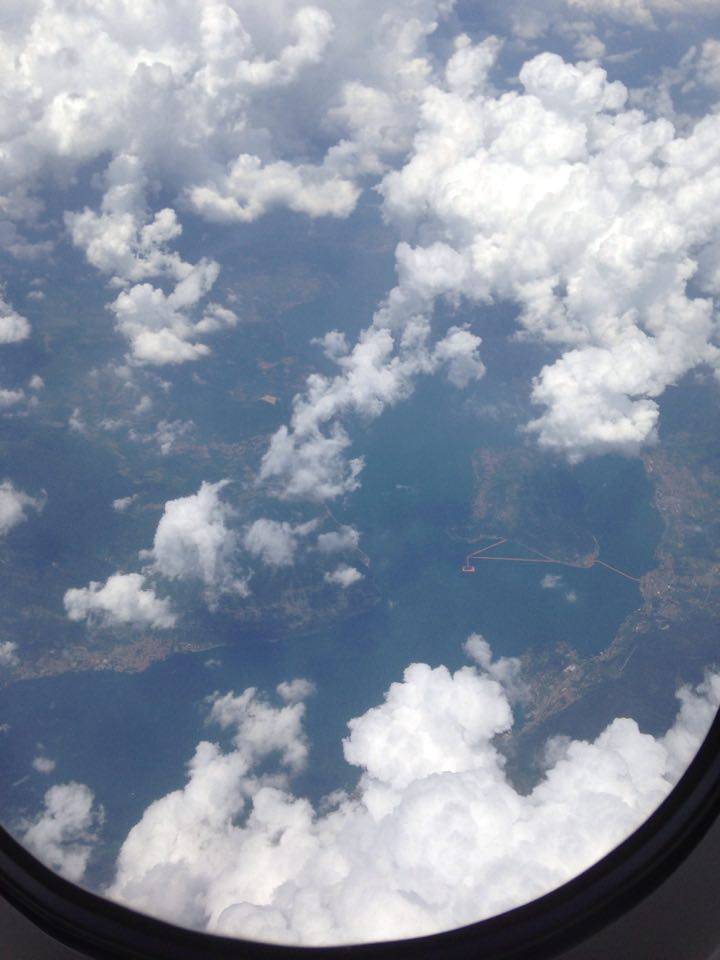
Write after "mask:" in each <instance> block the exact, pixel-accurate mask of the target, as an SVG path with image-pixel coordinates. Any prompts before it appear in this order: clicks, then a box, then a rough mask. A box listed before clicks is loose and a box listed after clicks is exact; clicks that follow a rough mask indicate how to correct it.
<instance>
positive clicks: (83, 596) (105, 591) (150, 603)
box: [63, 573, 177, 630]
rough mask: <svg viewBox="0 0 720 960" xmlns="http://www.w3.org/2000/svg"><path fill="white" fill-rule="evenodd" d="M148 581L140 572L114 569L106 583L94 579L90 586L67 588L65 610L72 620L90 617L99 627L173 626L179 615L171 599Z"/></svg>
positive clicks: (89, 619) (161, 627)
mask: <svg viewBox="0 0 720 960" xmlns="http://www.w3.org/2000/svg"><path fill="white" fill-rule="evenodd" d="M146 583H147V581H146V578H145V577H144V576H143V575H142V574H140V573H114V574H113V575H112V576H110V577H108V578H107V580H106V581H105V582H104V583H99V582H97V581H94V580H93V581H91V582H90V584H89V585H88V586H87V587H73V588H71V589H70V590H67V591H66V592H65V596H64V597H63V604H64V606H65V611H66V612H67V615H68V617H69V618H70V619H71V620H87V621H88V622H89V623H91V624H93V625H96V626H99V627H114V626H118V625H120V624H131V625H132V626H135V627H153V628H155V629H158V630H162V629H168V628H169V627H173V626H174V625H175V622H176V619H177V618H176V616H175V614H174V613H173V610H172V607H171V605H170V601H169V600H167V599H163V598H161V597H158V596H157V595H156V594H155V591H154V590H153V588H152V587H150V586H148V587H146V586H145V584H146Z"/></svg>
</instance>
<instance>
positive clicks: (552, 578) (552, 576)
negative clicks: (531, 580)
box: [540, 573, 563, 590]
mask: <svg viewBox="0 0 720 960" xmlns="http://www.w3.org/2000/svg"><path fill="white" fill-rule="evenodd" d="M562 583H563V578H562V577H561V576H560V574H559V573H546V574H545V576H544V577H543V578H542V580H541V581H540V586H541V587H542V588H543V590H557V588H558V587H561V586H562Z"/></svg>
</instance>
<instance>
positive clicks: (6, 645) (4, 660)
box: [0, 640, 18, 667]
mask: <svg viewBox="0 0 720 960" xmlns="http://www.w3.org/2000/svg"><path fill="white" fill-rule="evenodd" d="M17 648H18V645H17V643H15V641H14V640H0V667H14V666H15V664H16V663H18V656H17Z"/></svg>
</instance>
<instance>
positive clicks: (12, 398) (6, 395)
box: [0, 388, 25, 410]
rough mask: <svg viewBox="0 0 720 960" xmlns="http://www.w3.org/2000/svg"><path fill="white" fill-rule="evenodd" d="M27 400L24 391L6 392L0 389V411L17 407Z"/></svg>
mask: <svg viewBox="0 0 720 960" xmlns="http://www.w3.org/2000/svg"><path fill="white" fill-rule="evenodd" d="M24 399H25V391H24V390H5V389H3V388H0V410H4V409H7V408H9V407H16V406H17V405H18V404H19V403H22V402H23V400H24Z"/></svg>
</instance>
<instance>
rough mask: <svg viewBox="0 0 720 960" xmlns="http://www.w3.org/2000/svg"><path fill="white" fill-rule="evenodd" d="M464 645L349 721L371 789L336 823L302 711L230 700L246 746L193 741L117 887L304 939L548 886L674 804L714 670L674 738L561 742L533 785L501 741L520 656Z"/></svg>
mask: <svg viewBox="0 0 720 960" xmlns="http://www.w3.org/2000/svg"><path fill="white" fill-rule="evenodd" d="M467 650H468V652H469V653H470V655H471V656H472V657H473V659H474V660H475V662H476V664H477V666H475V667H463V668H461V669H459V670H457V671H456V672H455V673H451V672H450V671H449V670H447V669H446V668H445V667H437V668H435V669H433V668H431V667H430V666H428V665H426V664H421V663H416V664H412V665H411V666H409V667H408V668H407V669H406V671H405V674H404V677H403V679H402V681H401V682H398V683H394V684H392V686H391V687H390V688H389V690H388V691H387V693H386V695H385V698H384V701H383V703H381V704H379V705H378V706H376V707H373V708H372V709H370V710H368V711H367V712H366V713H364V714H363V715H362V716H360V717H357V718H355V719H354V720H351V721H350V723H349V735H348V737H347V738H346V739H345V740H344V742H343V749H344V753H345V758H346V760H347V761H348V762H349V763H351V764H353V765H355V766H357V767H359V768H360V771H361V775H360V779H359V781H358V784H357V786H356V788H355V789H354V790H353V792H352V793H351V794H344V793H342V792H340V793H336V794H334V795H333V796H332V798H331V799H330V801H329V803H328V805H327V806H326V808H324V810H323V812H320V811H316V810H314V809H313V807H312V805H311V804H310V803H309V802H308V801H307V800H305V799H303V798H301V797H296V796H294V795H293V794H292V792H291V790H290V782H291V777H292V775H293V773H295V772H297V771H298V770H299V769H301V768H302V766H303V764H304V762H305V758H306V755H307V741H306V739H305V737H304V735H303V733H302V716H303V705H302V703H301V702H300V701H298V700H297V699H296V698H295V697H289V696H288V695H287V691H285V690H284V689H281V688H278V692H279V693H280V694H281V695H282V696H283V699H284V700H285V701H286V703H285V705H283V706H280V707H274V706H272V705H271V704H269V703H268V702H267V701H265V700H264V699H263V698H262V697H260V695H259V694H258V693H257V691H256V690H254V689H250V690H247V691H245V693H243V694H241V695H240V696H239V697H236V696H234V695H232V694H227V695H225V696H223V697H216V698H215V700H214V702H213V707H212V713H211V721H215V722H218V723H220V725H221V726H223V727H224V728H229V729H232V730H233V731H234V741H233V742H234V745H233V747H232V748H231V749H229V750H226V751H223V750H222V749H221V748H220V747H219V746H218V745H217V744H213V743H210V742H203V743H201V744H200V745H199V746H198V748H197V750H196V753H195V756H194V758H193V759H192V761H191V763H190V766H189V773H188V780H187V783H186V785H185V787H183V788H182V789H181V790H177V791H175V792H173V793H171V794H168V795H167V796H165V797H163V798H161V799H160V800H157V801H156V802H155V803H153V804H152V805H151V806H150V807H149V808H148V809H147V810H146V812H145V814H144V816H143V817H142V819H141V820H140V822H139V823H138V824H137V825H136V826H135V827H134V828H133V829H132V831H131V832H130V834H129V835H128V837H127V839H126V841H125V843H124V844H123V847H122V849H121V851H120V854H119V857H118V861H117V872H116V876H115V880H114V882H113V884H112V885H111V887H110V889H109V893H110V895H111V896H112V897H115V898H117V899H119V900H121V901H123V902H125V903H127V904H129V905H131V906H133V907H136V908H138V909H141V910H147V911H150V912H153V913H156V914H159V915H160V916H163V917H165V918H167V919H171V920H176V921H179V922H181V923H183V924H190V925H194V926H200V927H203V928H205V929H208V930H213V931H217V932H221V933H225V934H231V935H236V936H243V937H250V938H256V939H260V940H269V941H273V942H283V943H292V944H304V945H309V944H337V943H352V942H359V941H368V940H382V939H392V938H402V937H408V936H416V935H420V934H426V933H432V932H436V931H439V930H444V929H448V928H452V927H456V926H459V925H462V924H466V923H469V922H472V921H476V920H478V919H481V918H482V917H487V916H491V915H493V914H496V913H498V912H501V911H503V910H507V909H509V908H511V907H513V906H516V905H518V904H521V903H524V902H526V901H528V900H531V899H533V898H535V897H537V896H540V895H541V894H543V893H545V892H546V891H548V890H551V889H553V888H554V887H556V886H558V885H559V884H561V883H563V882H564V881H565V880H567V879H569V878H570V877H572V876H574V875H575V874H576V873H578V872H579V871H581V870H583V869H584V868H586V867H588V866H589V865H590V864H592V863H594V862H595V861H596V860H597V859H598V858H600V857H601V856H603V854H605V853H606V852H608V851H609V850H610V849H611V848H612V847H613V846H615V845H616V844H617V843H618V842H620V841H621V840H622V839H623V838H624V837H626V836H627V835H628V834H629V833H630V832H631V831H632V830H633V829H634V828H635V827H637V826H638V825H639V824H640V823H641V822H642V821H643V820H644V819H645V818H646V817H647V816H648V815H649V814H650V812H651V811H652V810H654V809H655V807H656V806H657V805H658V803H659V802H660V801H661V800H662V799H663V798H664V797H665V796H666V795H667V793H668V792H669V790H670V789H671V787H672V785H673V784H674V783H675V781H676V780H677V778H678V776H679V775H680V773H681V772H682V770H683V769H684V767H685V766H686V764H687V763H688V761H689V760H690V758H691V757H692V755H693V753H694V752H695V750H696V749H697V747H698V745H699V743H700V741H701V739H702V737H703V735H704V733H705V731H706V730H707V728H708V726H709V724H710V722H711V720H712V717H713V715H714V713H715V710H716V708H717V706H718V703H719V702H720V679H719V678H718V677H717V676H708V678H707V679H706V681H705V682H704V683H703V684H702V685H701V686H700V687H698V688H697V689H696V690H691V689H689V688H683V689H682V690H681V691H680V694H679V696H680V701H681V705H680V710H679V712H678V715H677V719H676V720H675V723H674V724H673V726H672V727H671V728H670V730H669V731H668V732H667V734H666V735H665V736H662V737H657V738H655V737H652V736H649V735H647V734H644V733H642V732H641V731H640V730H639V729H638V726H637V724H636V723H635V722H634V721H633V720H630V719H617V720H615V721H613V722H612V723H611V724H610V725H609V726H608V727H607V728H606V729H605V730H604V731H603V732H602V733H601V734H600V736H599V737H598V738H597V739H596V740H595V741H593V742H586V741H572V740H569V739H563V740H561V741H557V742H555V743H554V745H553V749H552V750H551V751H550V752H549V756H552V761H551V763H550V766H549V767H548V769H547V770H546V772H545V774H544V776H543V777H542V779H541V780H540V781H539V783H538V784H537V785H536V787H535V788H534V790H532V791H531V792H530V793H528V794H522V793H519V792H518V791H517V790H516V789H515V787H514V786H513V785H512V783H511V782H510V781H509V779H508V777H507V775H506V773H505V768H504V759H503V756H502V755H501V753H500V752H499V750H498V747H497V744H496V740H495V738H496V737H497V736H498V735H499V734H502V733H506V732H507V731H509V730H510V729H511V727H512V723H513V716H512V709H511V705H510V700H509V697H508V692H507V688H506V683H507V682H508V679H509V680H510V681H511V682H513V681H514V680H516V679H517V677H516V664H515V663H514V662H513V661H511V660H500V661H497V662H494V661H493V660H492V656H491V654H490V650H489V646H488V645H487V643H486V642H485V641H484V640H483V639H482V638H481V637H478V636H473V637H471V638H470V639H469V641H468V644H467ZM281 686H282V685H281ZM303 692H304V691H303ZM271 756H275V757H276V758H277V763H276V765H275V766H273V767H272V768H268V765H267V762H266V758H269V757H271ZM260 763H262V769H263V771H264V772H262V773H259V772H258V770H257V769H256V767H257V765H258V764H260ZM369 852H371V855H370V856H369V855H368V853H369Z"/></svg>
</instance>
